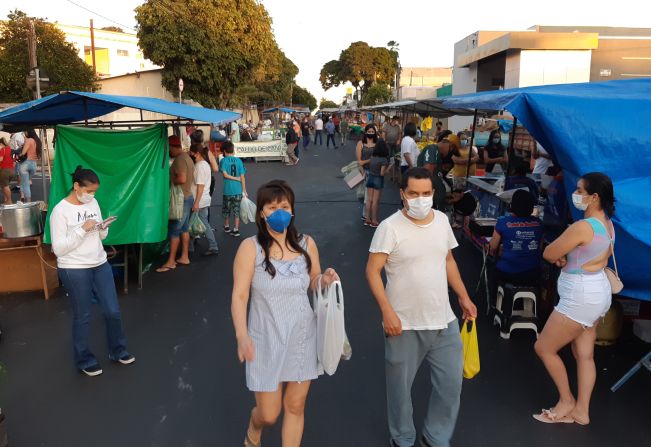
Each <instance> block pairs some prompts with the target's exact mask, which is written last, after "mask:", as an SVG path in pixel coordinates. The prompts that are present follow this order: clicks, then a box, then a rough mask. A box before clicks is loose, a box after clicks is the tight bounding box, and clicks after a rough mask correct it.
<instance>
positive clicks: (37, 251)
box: [0, 235, 59, 300]
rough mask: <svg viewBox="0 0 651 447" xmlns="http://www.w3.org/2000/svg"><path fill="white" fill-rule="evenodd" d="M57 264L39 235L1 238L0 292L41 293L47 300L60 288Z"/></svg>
mask: <svg viewBox="0 0 651 447" xmlns="http://www.w3.org/2000/svg"><path fill="white" fill-rule="evenodd" d="M56 265H57V264H56V257H55V256H54V255H53V254H52V253H50V252H49V251H46V250H44V249H43V240H42V237H41V236H40V235H39V236H30V237H24V238H16V239H0V277H1V278H2V280H1V281H0V293H5V292H27V291H34V290H42V291H43V295H44V296H45V299H46V300H47V299H49V298H50V296H51V295H52V294H53V293H54V291H55V290H56V289H57V287H59V278H58V274H57V269H56Z"/></svg>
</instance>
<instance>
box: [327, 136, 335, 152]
mask: <svg viewBox="0 0 651 447" xmlns="http://www.w3.org/2000/svg"><path fill="white" fill-rule="evenodd" d="M331 141H332V145H333V146H334V147H335V149H337V143H335V134H333V133H329V134H328V136H327V137H326V148H328V147H330V142H331Z"/></svg>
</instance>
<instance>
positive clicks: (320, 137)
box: [314, 130, 323, 144]
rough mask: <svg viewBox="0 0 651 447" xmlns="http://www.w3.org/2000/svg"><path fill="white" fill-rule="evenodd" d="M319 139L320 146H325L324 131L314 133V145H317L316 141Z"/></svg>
mask: <svg viewBox="0 0 651 447" xmlns="http://www.w3.org/2000/svg"><path fill="white" fill-rule="evenodd" d="M317 138H318V139H319V144H323V131H322V130H315V131H314V144H316V139H317Z"/></svg>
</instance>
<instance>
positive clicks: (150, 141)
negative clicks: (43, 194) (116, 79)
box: [45, 124, 169, 245]
mask: <svg viewBox="0 0 651 447" xmlns="http://www.w3.org/2000/svg"><path fill="white" fill-rule="evenodd" d="M168 160H169V153H168V150H167V128H166V127H165V125H164V124H157V125H154V126H149V127H144V128H139V129H134V130H104V129H88V128H83V127H75V126H57V138H56V153H55V160H54V167H53V171H52V185H51V189H50V203H49V209H50V210H52V209H54V207H55V206H56V204H57V203H59V201H61V200H62V199H63V198H64V197H66V196H67V195H68V193H69V192H70V189H71V188H72V176H71V174H72V172H74V171H75V169H76V167H77V166H78V165H81V166H82V167H83V168H87V169H92V170H93V171H95V172H96V173H97V175H98V177H99V181H100V188H99V189H98V191H97V193H96V195H95V197H96V199H97V201H98V202H99V205H100V208H101V209H102V216H103V217H104V218H106V217H108V216H117V217H118V220H116V221H115V222H114V223H113V225H112V226H111V230H110V231H109V235H108V237H107V238H106V240H105V241H104V243H105V244H107V245H119V244H132V243H142V242H160V241H162V240H164V239H165V238H166V237H167V218H168V207H169V164H168ZM45 242H46V243H50V225H49V219H48V221H47V222H46V226H45Z"/></svg>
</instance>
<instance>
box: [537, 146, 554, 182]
mask: <svg viewBox="0 0 651 447" xmlns="http://www.w3.org/2000/svg"><path fill="white" fill-rule="evenodd" d="M533 158H534V159H535V160H536V164H535V165H534V167H533V174H538V175H543V174H545V173H546V172H547V169H549V168H551V167H552V166H554V162H553V160H552V157H551V155H549V153H548V152H547V151H546V150H545V148H544V147H542V145H541V144H540V143H538V142H536V148H535V149H534V150H533Z"/></svg>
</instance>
